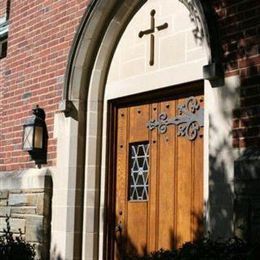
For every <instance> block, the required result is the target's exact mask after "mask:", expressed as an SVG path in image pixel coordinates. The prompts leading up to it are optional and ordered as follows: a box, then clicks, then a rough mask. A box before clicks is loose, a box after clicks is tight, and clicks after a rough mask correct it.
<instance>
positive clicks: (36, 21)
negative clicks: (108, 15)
mask: <svg viewBox="0 0 260 260" xmlns="http://www.w3.org/2000/svg"><path fill="white" fill-rule="evenodd" d="M0 2H1V5H0V8H1V7H2V2H4V1H0ZM88 2H89V1H88V0H70V1H56V0H44V1H42V0H23V1H21V0H12V1H11V12H10V27H9V38H8V54H7V57H6V58H4V59H2V60H0V73H1V75H0V84H1V92H0V95H1V96H0V97H1V98H0V100H1V103H0V109H1V110H0V120H1V121H0V122H1V125H0V171H6V170H14V169H15V170H17V169H21V168H28V167H31V166H33V165H34V164H33V163H31V162H30V161H29V157H28V155H27V153H25V152H22V151H21V146H22V125H23V122H24V120H25V119H26V118H27V117H29V116H30V114H31V109H32V106H33V105H36V104H38V105H39V106H40V107H42V108H44V109H45V112H46V121H47V126H48V133H49V147H48V165H49V166H51V165H54V164H55V156H56V154H55V153H56V151H55V149H56V147H55V140H54V139H53V123H54V122H53V121H54V113H55V112H56V111H57V108H58V103H59V101H60V100H61V95H62V88H63V81H64V74H65V68H66V62H67V57H68V54H69V50H70V47H71V43H72V40H73V37H74V34H75V31H76V30H77V26H78V24H79V22H80V20H81V18H82V15H83V13H84V11H85V10H86V7H87V3H88ZM0 10H2V9H0Z"/></svg>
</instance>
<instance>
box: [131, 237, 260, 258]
mask: <svg viewBox="0 0 260 260" xmlns="http://www.w3.org/2000/svg"><path fill="white" fill-rule="evenodd" d="M155 259H163V260H259V259H260V244H259V243H256V244H254V245H252V244H250V243H247V242H245V241H243V240H241V239H239V238H236V237H234V238H231V239H229V240H225V241H223V240H212V239H210V238H203V239H200V240H197V241H195V242H187V243H185V244H184V245H183V246H182V247H181V248H179V249H172V250H163V249H160V250H159V251H156V252H152V253H151V254H148V255H145V256H142V257H140V256H128V257H127V260H155Z"/></svg>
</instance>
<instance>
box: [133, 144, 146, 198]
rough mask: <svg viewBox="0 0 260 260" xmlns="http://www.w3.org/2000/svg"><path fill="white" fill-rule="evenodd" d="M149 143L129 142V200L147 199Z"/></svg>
mask: <svg viewBox="0 0 260 260" xmlns="http://www.w3.org/2000/svg"><path fill="white" fill-rule="evenodd" d="M148 172H149V144H148V143H142V144H130V172H129V174H130V176H129V200H131V201H135V200H138V201H142V200H148Z"/></svg>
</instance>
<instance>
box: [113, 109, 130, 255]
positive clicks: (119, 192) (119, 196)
mask: <svg viewBox="0 0 260 260" xmlns="http://www.w3.org/2000/svg"><path fill="white" fill-rule="evenodd" d="M127 117H128V115H127V109H126V108H120V109H118V113H117V118H118V124H117V157H116V158H117V160H116V207H115V211H116V212H115V217H116V220H115V224H116V225H117V224H119V223H120V224H121V225H122V226H123V227H124V226H126V222H125V219H126V216H127V212H126V210H127V209H126V203H125V201H126V194H125V187H126V185H127V182H126V171H127V150H128V149H127ZM124 236H126V232H125V229H123V230H122V232H119V231H118V232H116V231H115V238H116V243H115V252H116V253H115V259H121V256H122V254H123V252H124V250H125V249H124Z"/></svg>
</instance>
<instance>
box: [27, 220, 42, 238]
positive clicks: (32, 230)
mask: <svg viewBox="0 0 260 260" xmlns="http://www.w3.org/2000/svg"><path fill="white" fill-rule="evenodd" d="M26 240H27V241H29V242H42V241H43V240H44V229H43V216H36V215H35V216H27V217H26Z"/></svg>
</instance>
